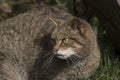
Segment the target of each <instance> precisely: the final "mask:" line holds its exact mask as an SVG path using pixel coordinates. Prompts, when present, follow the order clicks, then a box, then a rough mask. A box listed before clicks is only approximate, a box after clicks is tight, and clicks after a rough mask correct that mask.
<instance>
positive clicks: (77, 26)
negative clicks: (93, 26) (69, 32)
mask: <svg viewBox="0 0 120 80" xmlns="http://www.w3.org/2000/svg"><path fill="white" fill-rule="evenodd" d="M71 23H72V24H71V27H72V28H73V29H74V30H78V31H79V33H80V34H84V33H85V31H86V28H85V25H84V22H83V21H82V20H81V19H78V18H73V19H72V21H71Z"/></svg>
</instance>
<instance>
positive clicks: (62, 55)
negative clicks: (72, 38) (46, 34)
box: [54, 48, 75, 59]
mask: <svg viewBox="0 0 120 80" xmlns="http://www.w3.org/2000/svg"><path fill="white" fill-rule="evenodd" d="M54 54H55V55H56V57H57V58H60V59H67V58H69V57H71V56H72V55H74V54H75V51H74V50H73V49H71V48H68V49H66V50H58V51H56V52H55V53H54Z"/></svg>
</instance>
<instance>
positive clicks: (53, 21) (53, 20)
mask: <svg viewBox="0 0 120 80" xmlns="http://www.w3.org/2000/svg"><path fill="white" fill-rule="evenodd" d="M47 17H48V19H49V20H50V21H51V22H52V23H53V24H54V25H55V26H56V27H58V26H60V25H61V24H62V23H64V22H65V21H64V20H61V19H56V18H53V17H50V16H47Z"/></svg>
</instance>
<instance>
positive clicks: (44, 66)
mask: <svg viewBox="0 0 120 80" xmlns="http://www.w3.org/2000/svg"><path fill="white" fill-rule="evenodd" d="M53 58H54V55H53V54H52V55H50V56H49V57H48V59H47V60H46V61H45V62H44V63H43V68H42V69H45V70H47V69H48V67H49V66H50V64H51V62H52V60H53Z"/></svg>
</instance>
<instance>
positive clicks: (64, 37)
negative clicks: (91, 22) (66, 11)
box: [52, 20, 87, 59]
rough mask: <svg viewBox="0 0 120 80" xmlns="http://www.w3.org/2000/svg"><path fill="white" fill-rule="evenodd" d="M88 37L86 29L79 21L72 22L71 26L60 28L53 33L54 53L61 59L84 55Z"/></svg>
mask: <svg viewBox="0 0 120 80" xmlns="http://www.w3.org/2000/svg"><path fill="white" fill-rule="evenodd" d="M86 37H87V35H86V33H85V27H84V26H81V24H80V22H79V20H72V21H71V23H70V24H69V23H68V24H67V25H64V26H60V27H59V28H56V29H55V31H54V32H53V34H52V38H53V39H54V40H55V45H54V47H53V52H54V54H55V55H56V57H58V58H60V59H67V58H70V57H72V56H81V55H84V54H83V52H84V51H83V50H84V47H85V45H86V42H87V41H86V39H85V38H86Z"/></svg>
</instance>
